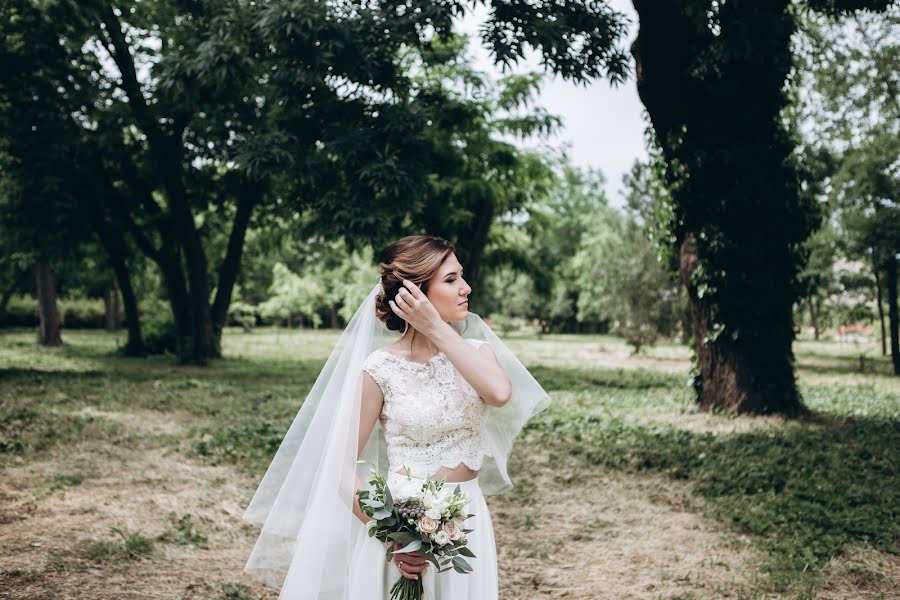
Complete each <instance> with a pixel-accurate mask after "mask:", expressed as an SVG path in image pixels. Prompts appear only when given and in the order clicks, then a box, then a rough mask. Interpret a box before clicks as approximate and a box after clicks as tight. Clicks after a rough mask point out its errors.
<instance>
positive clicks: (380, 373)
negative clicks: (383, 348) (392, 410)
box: [362, 352, 387, 395]
mask: <svg viewBox="0 0 900 600" xmlns="http://www.w3.org/2000/svg"><path fill="white" fill-rule="evenodd" d="M362 370H363V371H365V372H366V373H368V374H369V375H371V376H372V379H374V380H375V383H377V384H378V387H380V388H381V393H382V394H385V395H387V374H386V373H385V370H384V361H382V360H381V357H380V356H379V355H378V352H373V353H371V354H370V355H369V356H367V357H366V360H364V361H363V364H362Z"/></svg>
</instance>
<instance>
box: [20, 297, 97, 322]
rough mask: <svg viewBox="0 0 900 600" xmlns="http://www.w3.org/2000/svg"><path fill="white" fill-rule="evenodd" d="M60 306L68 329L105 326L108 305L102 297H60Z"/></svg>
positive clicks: (63, 320) (61, 314)
mask: <svg viewBox="0 0 900 600" xmlns="http://www.w3.org/2000/svg"><path fill="white" fill-rule="evenodd" d="M58 306H59V316H60V320H61V322H62V326H63V327H65V328H66V329H88V328H92V329H102V328H103V326H104V322H105V320H106V306H105V305H104V304H103V300H102V299H101V298H72V299H60V300H59V302H58ZM35 315H37V302H36V301H35Z"/></svg>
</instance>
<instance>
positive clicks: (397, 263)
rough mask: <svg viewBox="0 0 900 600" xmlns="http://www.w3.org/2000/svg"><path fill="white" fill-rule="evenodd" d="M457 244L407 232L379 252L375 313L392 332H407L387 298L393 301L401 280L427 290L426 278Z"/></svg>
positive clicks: (428, 277)
mask: <svg viewBox="0 0 900 600" xmlns="http://www.w3.org/2000/svg"><path fill="white" fill-rule="evenodd" d="M455 251H456V247H455V246H454V245H453V244H451V243H450V242H448V241H447V240H445V239H444V238H439V237H435V236H431V235H408V236H406V237H402V238H400V239H399V240H397V241H396V242H394V243H393V244H391V245H390V246H388V247H387V248H386V249H385V250H384V252H382V254H381V260H380V263H379V265H378V266H379V267H380V269H381V286H382V287H383V288H384V291H382V292H379V293H378V294H377V295H376V296H375V315H376V316H377V317H378V318H379V319H380V320H381V321H383V322H384V324H385V325H386V326H387V328H388V329H390V330H391V331H406V327H407V325H406V321H405V320H404V319H403V318H401V317H400V316H399V315H397V314H396V313H395V312H394V311H393V310H391V305H390V304H388V301H390V300H394V302H395V304H396V297H397V293H398V292H399V291H400V288H402V287H406V286H404V285H403V280H404V279H408V280H409V281H412V282H413V283H415V284H416V285H418V286H419V288H420V289H421V290H422V292H423V293H428V281H429V280H430V279H431V277H432V276H433V275H434V274H435V272H436V271H437V270H438V268H439V267H440V266H441V264H443V262H444V261H445V260H446V259H447V257H448V256H449V255H450V253H452V252H455Z"/></svg>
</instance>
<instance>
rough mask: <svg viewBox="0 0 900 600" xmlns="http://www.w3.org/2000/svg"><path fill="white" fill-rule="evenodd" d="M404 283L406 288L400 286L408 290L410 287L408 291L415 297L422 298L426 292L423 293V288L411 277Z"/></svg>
mask: <svg viewBox="0 0 900 600" xmlns="http://www.w3.org/2000/svg"><path fill="white" fill-rule="evenodd" d="M403 285H405V286H406V288H400V289H401V290H403V291H406V290H407V289H408V290H409V292H408V293H409V294H410V295H411V296H412V297H413V298H421V297H422V296H423V295H424V294H422V289H421V288H420V287H419V286H417V285H416V284H415V283H413V282H412V281H410V280H409V279H404V280H403Z"/></svg>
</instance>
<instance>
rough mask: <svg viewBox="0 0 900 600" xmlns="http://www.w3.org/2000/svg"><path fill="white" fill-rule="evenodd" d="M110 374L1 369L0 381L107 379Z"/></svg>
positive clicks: (31, 381)
mask: <svg viewBox="0 0 900 600" xmlns="http://www.w3.org/2000/svg"><path fill="white" fill-rule="evenodd" d="M107 375H109V373H107V372H104V371H97V370H91V371H76V370H71V371H68V370H60V369H34V368H29V369H18V368H11V369H0V381H2V382H4V383H23V382H27V383H43V382H45V381H53V380H60V381H63V380H71V379H77V378H79V377H85V378H88V377H105V376H107Z"/></svg>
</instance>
